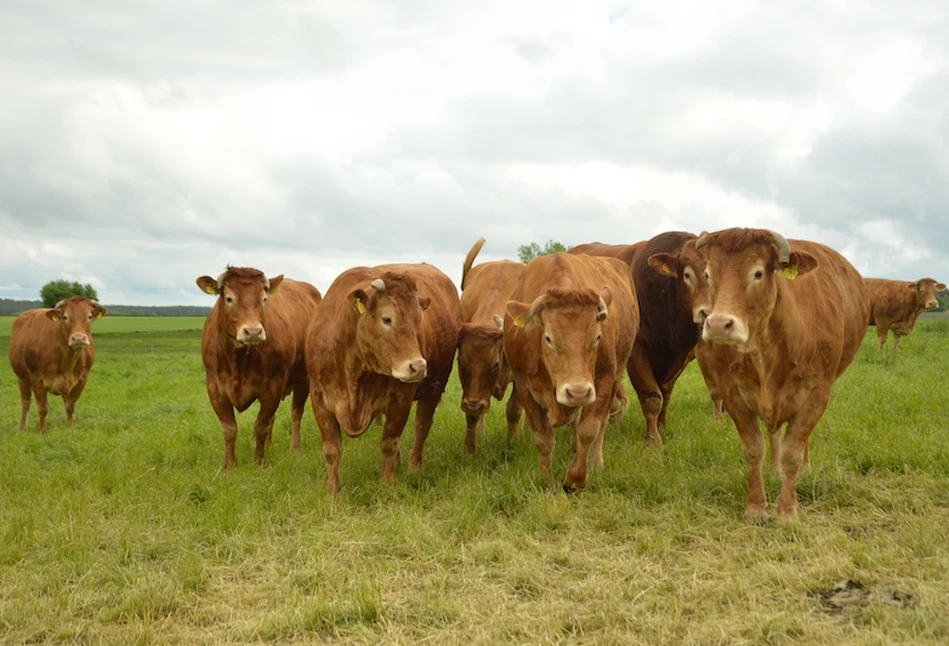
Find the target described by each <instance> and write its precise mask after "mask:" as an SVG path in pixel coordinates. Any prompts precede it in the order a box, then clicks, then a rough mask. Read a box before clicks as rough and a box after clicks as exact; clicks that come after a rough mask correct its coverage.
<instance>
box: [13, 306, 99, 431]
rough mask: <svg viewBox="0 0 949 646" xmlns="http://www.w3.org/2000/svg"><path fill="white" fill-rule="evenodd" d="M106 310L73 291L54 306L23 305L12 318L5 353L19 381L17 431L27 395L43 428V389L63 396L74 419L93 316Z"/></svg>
mask: <svg viewBox="0 0 949 646" xmlns="http://www.w3.org/2000/svg"><path fill="white" fill-rule="evenodd" d="M107 311H108V310H106V308H104V307H102V306H101V305H99V304H98V303H97V302H96V301H94V300H91V299H89V298H86V297H85V296H72V297H70V298H66V299H63V300H61V301H59V302H58V303H56V307H53V308H40V309H35V310H27V311H26V312H23V313H22V314H20V315H19V316H17V317H16V319H15V320H14V321H13V330H12V333H11V337H10V349H9V352H8V353H7V354H8V356H9V357H10V365H11V366H12V367H13V372H14V373H15V374H16V377H17V381H18V382H19V385H20V425H19V429H20V430H21V431H22V430H24V429H25V428H26V417H27V414H28V413H29V412H30V401H31V395H32V396H33V397H36V410H37V411H38V412H39V427H38V429H37V430H38V431H39V432H40V433H45V432H46V414H47V413H48V412H49V403H48V402H47V399H46V395H47V393H52V394H54V395H59V396H61V397H62V398H63V403H64V404H65V405H66V421H67V422H72V420H73V417H74V415H75V413H76V402H77V401H79V395H81V394H82V391H83V389H84V388H85V387H86V382H87V381H88V380H89V370H90V369H91V368H92V364H93V362H94V361H95V358H96V351H95V346H94V345H93V343H92V329H91V328H92V321H94V320H96V319H100V318H102V317H103V316H105V314H106V312H107Z"/></svg>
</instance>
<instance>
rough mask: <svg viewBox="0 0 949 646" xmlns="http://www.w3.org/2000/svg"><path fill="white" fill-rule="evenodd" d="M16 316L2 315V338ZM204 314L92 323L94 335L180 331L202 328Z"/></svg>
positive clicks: (105, 319)
mask: <svg viewBox="0 0 949 646" xmlns="http://www.w3.org/2000/svg"><path fill="white" fill-rule="evenodd" d="M15 318H16V317H15V316H0V338H3V337H5V338H9V337H10V329H11V328H12V327H13V319H15ZM204 319H205V317H203V316H109V315H108V314H106V315H105V316H104V317H102V318H101V319H99V320H98V321H94V322H93V324H92V335H93V336H96V335H99V334H127V333H129V332H178V331H183V330H200V329H201V328H202V327H203V326H204Z"/></svg>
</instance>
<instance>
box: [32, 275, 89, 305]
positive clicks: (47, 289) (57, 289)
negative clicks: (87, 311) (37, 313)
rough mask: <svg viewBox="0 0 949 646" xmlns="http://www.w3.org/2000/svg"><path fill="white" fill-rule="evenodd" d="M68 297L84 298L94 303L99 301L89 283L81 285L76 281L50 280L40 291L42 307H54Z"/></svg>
mask: <svg viewBox="0 0 949 646" xmlns="http://www.w3.org/2000/svg"><path fill="white" fill-rule="evenodd" d="M70 296H85V297H86V298H91V299H92V300H94V301H98V300H99V295H98V294H96V290H95V288H94V287H93V286H92V285H90V284H89V283H86V284H85V285H83V284H81V283H79V282H77V281H72V282H70V281H68V280H51V281H49V282H48V283H46V284H45V285H43V287H42V289H40V300H41V301H43V307H56V303H58V302H59V301H61V300H63V299H65V298H69V297H70Z"/></svg>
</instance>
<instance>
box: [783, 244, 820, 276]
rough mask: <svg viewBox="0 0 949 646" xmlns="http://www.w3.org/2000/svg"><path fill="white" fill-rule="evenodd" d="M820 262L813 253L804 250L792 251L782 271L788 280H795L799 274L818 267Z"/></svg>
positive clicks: (801, 274)
mask: <svg viewBox="0 0 949 646" xmlns="http://www.w3.org/2000/svg"><path fill="white" fill-rule="evenodd" d="M818 264H819V263H818V261H817V258H815V257H814V256H812V255H811V254H809V253H806V252H804V251H792V252H791V256H790V258H788V262H787V264H786V265H784V269H783V272H782V273H783V274H784V277H785V278H787V279H788V280H794V279H795V278H797V277H798V276H803V275H804V274H806V273H807V272H809V271H813V270H815V269H817V265H818Z"/></svg>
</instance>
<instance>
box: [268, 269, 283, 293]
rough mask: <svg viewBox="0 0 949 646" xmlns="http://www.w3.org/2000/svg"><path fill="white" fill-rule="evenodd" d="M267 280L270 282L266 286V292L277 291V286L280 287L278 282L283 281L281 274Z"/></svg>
mask: <svg viewBox="0 0 949 646" xmlns="http://www.w3.org/2000/svg"><path fill="white" fill-rule="evenodd" d="M268 281H269V282H270V285H269V286H268V288H267V293H268V294H275V293H277V288H278V287H280V283H282V282H283V274H280V275H279V276H274V277H273V278H269V279H268Z"/></svg>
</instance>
